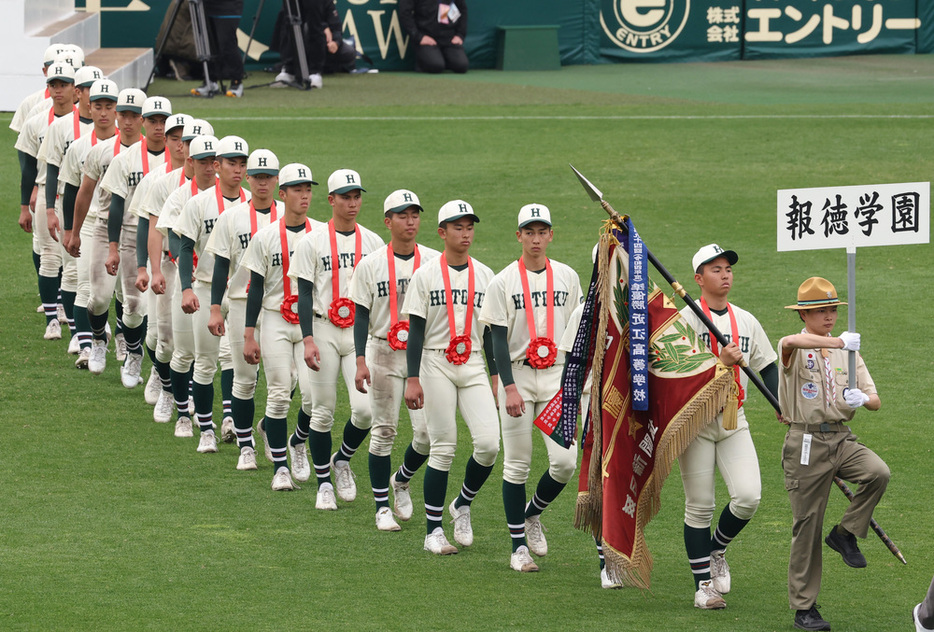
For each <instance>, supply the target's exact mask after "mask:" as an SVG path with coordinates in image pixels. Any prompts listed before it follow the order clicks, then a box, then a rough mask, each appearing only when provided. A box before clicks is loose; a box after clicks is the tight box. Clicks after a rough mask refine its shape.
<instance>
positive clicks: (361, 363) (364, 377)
mask: <svg viewBox="0 0 934 632" xmlns="http://www.w3.org/2000/svg"><path fill="white" fill-rule="evenodd" d="M353 381H354V385H355V386H356V387H357V390H358V391H360V392H361V393H366V387H367V386H369V385H370V369H369V368H368V367H367V365H366V359H365V358H364V357H363V356H357V374H356V375H355V376H354V378H353Z"/></svg>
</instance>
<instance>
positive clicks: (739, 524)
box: [710, 505, 749, 551]
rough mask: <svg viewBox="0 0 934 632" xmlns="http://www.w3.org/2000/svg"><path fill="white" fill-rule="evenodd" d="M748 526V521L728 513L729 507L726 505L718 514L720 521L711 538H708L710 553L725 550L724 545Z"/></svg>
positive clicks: (730, 512)
mask: <svg viewBox="0 0 934 632" xmlns="http://www.w3.org/2000/svg"><path fill="white" fill-rule="evenodd" d="M747 524H749V521H748V520H743V519H742V518H737V517H736V516H735V515H734V514H733V512H732V511H730V506H729V505H727V506H726V507H724V508H723V512H722V513H721V514H720V521H719V522H718V523H717V528H716V529H715V530H714V533H713V537H712V538H710V550H711V551H721V550H723V549H725V548H726V545H727V544H729V543H730V542H732V541H733V538H735V537H736V536H738V535H739V532H740V531H742V530H743V527H745V526H746V525H747Z"/></svg>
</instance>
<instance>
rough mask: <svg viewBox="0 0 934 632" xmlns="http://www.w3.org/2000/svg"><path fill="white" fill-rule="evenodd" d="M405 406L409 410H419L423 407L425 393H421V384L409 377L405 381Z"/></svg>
mask: <svg viewBox="0 0 934 632" xmlns="http://www.w3.org/2000/svg"><path fill="white" fill-rule="evenodd" d="M405 405H406V406H407V407H408V408H409V410H421V409H422V407H423V406H424V405H425V393H424V392H423V391H422V383H421V382H420V381H419V379H418V378H417V377H410V378H406V380H405Z"/></svg>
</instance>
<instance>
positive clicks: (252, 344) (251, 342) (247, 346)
mask: <svg viewBox="0 0 934 632" xmlns="http://www.w3.org/2000/svg"><path fill="white" fill-rule="evenodd" d="M243 359H244V360H246V363H247V364H259V360H260V349H259V343H258V342H256V338H254V337H253V336H244V337H243Z"/></svg>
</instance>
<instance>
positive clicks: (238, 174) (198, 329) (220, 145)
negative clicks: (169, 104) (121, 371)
mask: <svg viewBox="0 0 934 632" xmlns="http://www.w3.org/2000/svg"><path fill="white" fill-rule="evenodd" d="M249 155H250V149H249V147H248V145H247V142H246V141H245V140H243V139H242V138H240V137H239V136H225V137H223V138H222V139H220V140H219V141H218V142H217V150H216V155H215V160H214V170H215V172H216V174H217V183H216V185H215V186H214V187H213V188H212V189H208V190H207V191H205V192H204V193H199V194H198V195H196V196H194V197H193V198H191V199H190V200H188V201H187V202H186V203H185V206H184V207H183V208H182V212H181V213H180V214H179V216H178V219H176V220H175V224H174V225H173V227H172V230H173V231H174V232H175V234H176V235H178V237H179V242H180V247H179V255H178V280H179V285H180V287H181V290H182V311H184V312H185V313H186V314H192V315H193V316H192V323H191V324H192V331H193V334H194V367H195V370H194V376H193V381H192V395H193V397H194V400H195V415H196V416H197V420H198V428H199V429H200V431H201V436H200V439H199V443H198V452H217V437H216V436H215V434H214V425H213V419H212V418H213V408H214V374H215V373H216V372H217V361H218V358H219V356H220V355H222V354H223V356H224V357H223V359H222V360H221V364H222V376H221V384H222V388H223V390H224V396H223V399H224V400H227V402H228V404H227V405H228V406H229V402H230V397H229V395H228V394H227V393H229V389H230V388H231V387H232V385H233V365H232V363H231V360H230V348H229V347H228V346H227V344H226V342H224V344H223V345H222V340H224V339H223V338H222V337H219V336H215V335H213V334H212V333H211V332H210V331H209V329H208V321H209V320H210V309H209V306H210V304H211V282H212V281H213V278H214V256H213V255H212V254H211V253H210V252H205V250H204V247H205V245H207V241H208V238H209V237H210V236H211V231H212V230H213V229H214V224H215V222H217V218H218V217H220V215H221V214H222V213H223V212H224V211H225V210H226V209H228V208H230V207H232V206H235V205H238V204H242V203H243V202H246V201H247V200H249V193H248V192H247V191H244V190H243V187H241V186H240V185H241V183H242V182H243V176H244V175H245V174H246V161H247V157H248V156H249ZM195 256H197V257H198V265H197V267H195V266H194V257H195ZM202 304H203V305H204V309H202V308H201V305H202ZM222 347H223V349H222ZM224 373H226V375H224ZM223 424H226V425H229V429H228V432H230V433H231V434H232V432H233V419H232V418H230V417H228V416H227V411H225V419H224V421H223Z"/></svg>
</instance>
